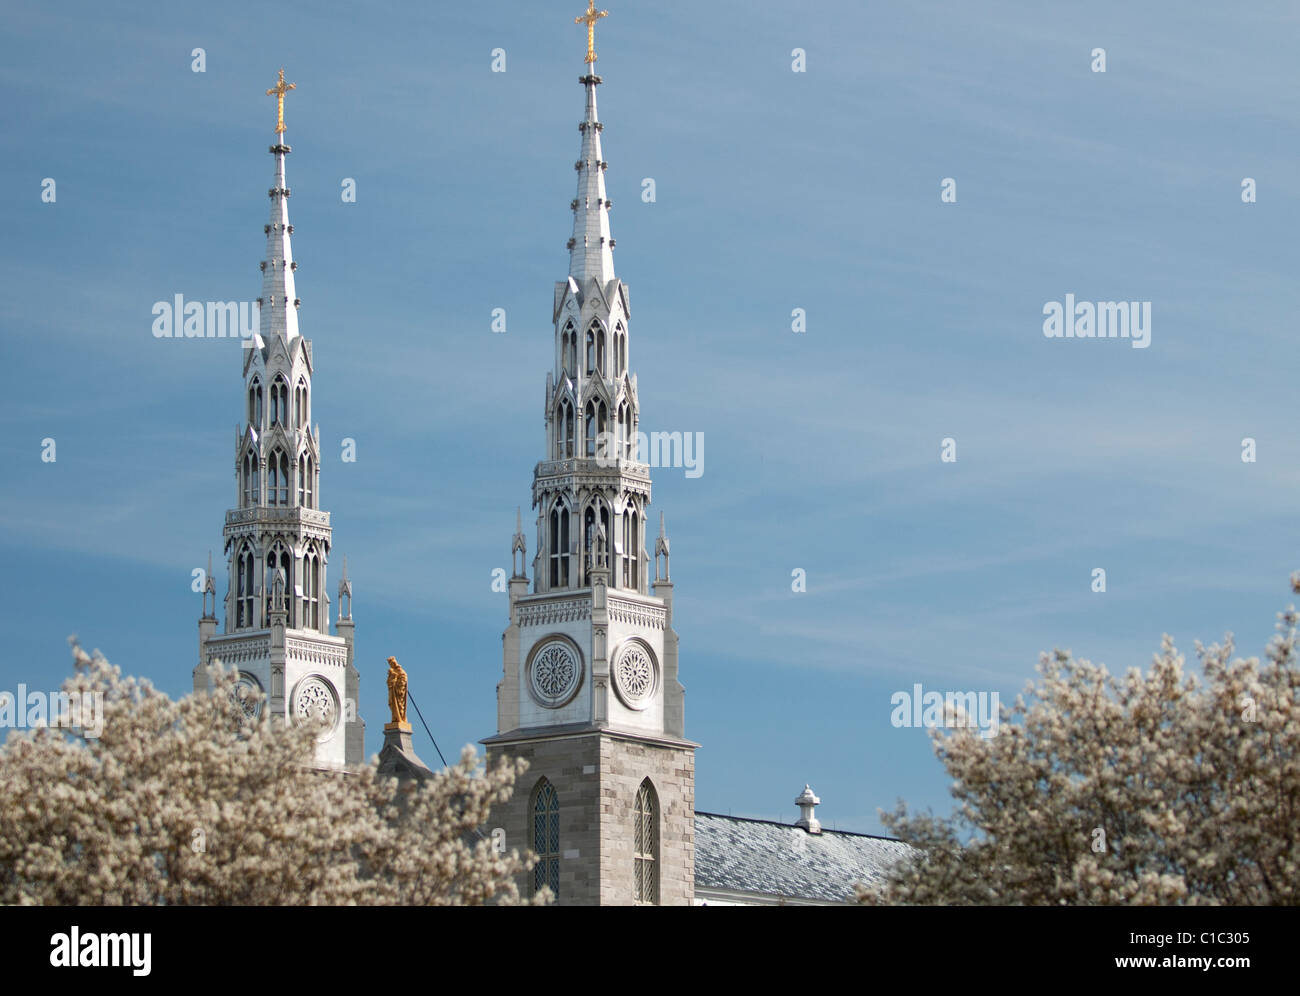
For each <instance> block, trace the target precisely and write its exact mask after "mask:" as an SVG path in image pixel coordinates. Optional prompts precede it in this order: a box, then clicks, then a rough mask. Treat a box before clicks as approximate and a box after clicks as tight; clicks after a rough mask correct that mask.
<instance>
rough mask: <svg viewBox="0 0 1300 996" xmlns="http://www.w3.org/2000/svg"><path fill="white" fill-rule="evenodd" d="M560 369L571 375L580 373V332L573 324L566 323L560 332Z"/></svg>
mask: <svg viewBox="0 0 1300 996" xmlns="http://www.w3.org/2000/svg"><path fill="white" fill-rule="evenodd" d="M560 369H561V370H562V371H563V372H564V373H565V374H566V375H568V376H569V377H574V376H577V373H578V333H577V332H575V331H574V329H573V325H572V324H569V325H565V326H564V331H563V332H561V333H560Z"/></svg>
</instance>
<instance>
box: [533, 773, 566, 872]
mask: <svg viewBox="0 0 1300 996" xmlns="http://www.w3.org/2000/svg"><path fill="white" fill-rule="evenodd" d="M531 808H532V814H533V853H535V854H536V855H537V865H536V866H535V867H534V868H533V893H534V894H536V893H537V892H539V891H540V890H541V888H542V886H544V885H549V886H550V887H551V892H553V893H554V894H555V895H556V896H559V894H560V798H559V796H557V795H556V794H555V789H554V787H553V786H552V785H551V783H550V782H549V781H547V780H546V779H545V778H543V779H542V780H541V781H539V782H538V783H537V787H536V788H535V789H533V805H532V807H531Z"/></svg>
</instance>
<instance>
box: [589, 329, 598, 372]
mask: <svg viewBox="0 0 1300 996" xmlns="http://www.w3.org/2000/svg"><path fill="white" fill-rule="evenodd" d="M595 372H596V327H595V326H594V325H593V326H592V327H591V328H589V329H587V373H595Z"/></svg>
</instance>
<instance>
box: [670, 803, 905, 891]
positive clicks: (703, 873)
mask: <svg viewBox="0 0 1300 996" xmlns="http://www.w3.org/2000/svg"><path fill="white" fill-rule="evenodd" d="M910 852H911V848H910V847H908V845H907V844H904V843H903V842H902V841H900V840H894V839H892V838H890V837H871V836H868V835H867V834H860V833H848V832H846V831H842V830H827V829H825V828H824V827H823V828H822V832H821V833H819V834H811V833H808V832H807V831H806V830H804V829H803V828H802V827H798V826H795V825H793V824H784V823H772V822H768V821H767V820H751V819H745V818H743V817H738V816H722V815H720V814H718V813H696V814H695V890H696V894H697V895H699V894H700V893H701V892H707V891H710V890H713V891H716V892H720V893H756V894H760V895H763V896H771V897H780V898H788V899H793V900H796V901H798V900H804V901H813V902H830V903H844V902H853V901H854V892H853V885H854V883H855V882H865V883H875V882H879V881H880V880H881V879H882V878H883V876H884V873H885V871H886V870H887V869H888V868H889V866H890V865H892V864H893V863H894V862H896V861H898V860H900V859H902V858H905V857H906V856H907V855H908V854H909V853H910Z"/></svg>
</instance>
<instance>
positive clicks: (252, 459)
mask: <svg viewBox="0 0 1300 996" xmlns="http://www.w3.org/2000/svg"><path fill="white" fill-rule="evenodd" d="M258 464H259V461H258V459H257V454H256V453H255V452H254V451H253V450H251V449H250V450H249V451H248V452H247V453H245V454H244V465H243V474H242V477H243V479H244V506H245V507H246V508H251V507H252V506H254V505H256V504H257V503H258V502H260V501H261V500H262V493H261V490H260V489H259V488H258V482H257V471H258Z"/></svg>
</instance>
